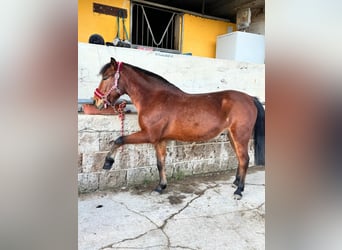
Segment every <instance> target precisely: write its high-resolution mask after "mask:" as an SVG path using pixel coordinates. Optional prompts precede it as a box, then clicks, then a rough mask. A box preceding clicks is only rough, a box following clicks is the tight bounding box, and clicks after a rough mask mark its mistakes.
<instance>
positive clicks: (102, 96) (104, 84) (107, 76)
mask: <svg viewBox="0 0 342 250" xmlns="http://www.w3.org/2000/svg"><path fill="white" fill-rule="evenodd" d="M121 64H122V63H121V62H116V61H115V59H114V58H113V57H111V59H110V62H109V63H107V64H106V65H104V66H103V67H102V69H101V71H100V75H101V76H102V79H101V82H100V84H99V86H98V87H97V89H96V90H95V92H94V101H95V106H96V107H97V108H98V109H102V108H106V107H107V105H114V103H115V102H116V101H117V99H119V97H120V96H121V95H122V94H124V93H123V90H122V89H120V88H119V79H120V70H121Z"/></svg>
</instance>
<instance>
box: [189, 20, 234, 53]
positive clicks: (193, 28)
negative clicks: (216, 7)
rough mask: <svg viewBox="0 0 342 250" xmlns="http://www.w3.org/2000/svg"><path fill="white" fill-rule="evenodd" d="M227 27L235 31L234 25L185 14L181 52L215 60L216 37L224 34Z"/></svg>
mask: <svg viewBox="0 0 342 250" xmlns="http://www.w3.org/2000/svg"><path fill="white" fill-rule="evenodd" d="M229 26H231V27H233V31H235V30H236V25H235V24H234V23H229V22H224V21H217V20H212V19H206V18H202V17H197V16H193V15H189V14H185V15H184V31H183V32H184V35H183V51H182V52H183V53H187V52H191V53H192V55H194V56H204V57H212V58H215V56H216V37H217V36H218V35H223V34H226V33H227V31H228V27H229Z"/></svg>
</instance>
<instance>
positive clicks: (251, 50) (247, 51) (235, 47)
mask: <svg viewBox="0 0 342 250" xmlns="http://www.w3.org/2000/svg"><path fill="white" fill-rule="evenodd" d="M216 58H220V59H228V60H234V61H241V62H250V63H264V62H265V37H264V36H263V35H258V34H253V33H248V32H241V31H236V32H231V33H228V34H224V35H220V36H217V38H216Z"/></svg>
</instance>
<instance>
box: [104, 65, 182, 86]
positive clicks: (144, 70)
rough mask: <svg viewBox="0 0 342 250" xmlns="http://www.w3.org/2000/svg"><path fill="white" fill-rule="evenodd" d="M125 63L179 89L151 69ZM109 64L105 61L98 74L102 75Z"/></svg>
mask: <svg viewBox="0 0 342 250" xmlns="http://www.w3.org/2000/svg"><path fill="white" fill-rule="evenodd" d="M125 65H127V66H129V67H131V68H132V69H134V70H136V71H140V72H141V73H143V74H146V75H148V76H152V77H154V78H156V79H158V80H160V81H161V83H162V84H164V85H165V86H168V87H172V88H176V89H178V90H180V89H179V88H178V87H177V86H175V85H173V84H172V83H170V82H169V81H168V80H166V79H165V78H163V77H161V76H160V75H157V74H155V73H153V72H151V71H148V70H146V69H142V68H139V67H137V66H133V65H131V64H128V63H125ZM110 66H111V63H110V62H109V63H107V64H105V65H104V66H103V67H102V68H101V70H100V72H99V74H100V75H101V76H103V75H104V73H105V72H106V71H107V70H108V69H109V68H110Z"/></svg>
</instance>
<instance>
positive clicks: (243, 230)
mask: <svg viewBox="0 0 342 250" xmlns="http://www.w3.org/2000/svg"><path fill="white" fill-rule="evenodd" d="M234 172H235V171H234ZM234 172H232V173H227V172H226V173H225V174H222V175H214V176H206V177H188V178H183V179H182V180H180V181H176V180H172V181H171V182H169V186H168V188H167V191H166V192H165V193H164V194H162V195H159V194H155V193H154V192H151V188H152V187H153V186H151V185H142V186H140V187H136V188H122V190H121V191H116V192H111V191H106V192H103V191H102V192H95V193H92V194H87V195H84V194H83V195H80V197H79V206H78V217H79V218H78V221H79V226H78V228H79V236H78V249H80V250H87V249H92V250H94V249H107V250H109V249H156V250H157V249H208V250H213V249H228V250H229V249H232V250H239V249H241V250H245V249H257V250H259V249H265V172H264V168H256V167H255V168H250V169H249V174H248V175H247V178H246V187H245V191H244V193H243V195H244V196H243V198H242V199H241V200H234V199H233V192H234V189H233V188H232V187H231V184H232V182H233V175H234Z"/></svg>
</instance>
